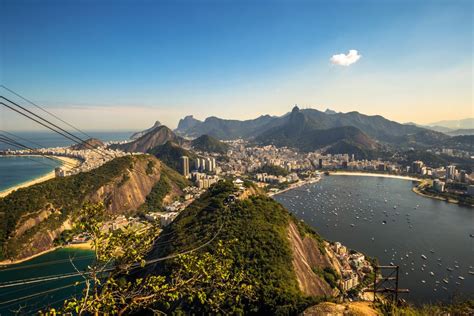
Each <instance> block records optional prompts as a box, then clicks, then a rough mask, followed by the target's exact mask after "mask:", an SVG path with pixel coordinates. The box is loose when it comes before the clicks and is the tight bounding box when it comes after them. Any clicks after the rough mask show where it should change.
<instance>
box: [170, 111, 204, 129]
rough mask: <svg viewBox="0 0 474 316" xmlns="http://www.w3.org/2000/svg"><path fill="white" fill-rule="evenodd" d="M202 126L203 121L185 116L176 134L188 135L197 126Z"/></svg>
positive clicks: (180, 121)
mask: <svg viewBox="0 0 474 316" xmlns="http://www.w3.org/2000/svg"><path fill="white" fill-rule="evenodd" d="M199 124H202V121H199V120H197V119H195V118H194V117H193V116H192V115H188V116H185V117H184V118H182V119H180V120H179V123H178V127H177V128H176V130H175V132H176V133H178V134H187V132H188V131H189V130H191V129H193V128H194V127H195V126H197V125H199Z"/></svg>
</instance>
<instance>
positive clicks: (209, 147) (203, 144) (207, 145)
mask: <svg viewBox="0 0 474 316" xmlns="http://www.w3.org/2000/svg"><path fill="white" fill-rule="evenodd" d="M191 145H192V146H193V148H194V149H196V150H199V151H204V152H208V153H218V154H225V153H227V150H228V149H229V145H227V144H226V143H223V142H221V141H219V140H218V139H217V138H214V137H212V136H209V135H202V136H199V137H198V138H196V139H194V140H193V141H192V142H191Z"/></svg>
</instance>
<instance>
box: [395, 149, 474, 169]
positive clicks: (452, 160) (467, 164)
mask: <svg viewBox="0 0 474 316" xmlns="http://www.w3.org/2000/svg"><path fill="white" fill-rule="evenodd" d="M402 157H403V158H402V159H403V160H402V161H401V162H402V163H403V164H404V165H407V166H408V165H410V164H411V163H412V162H413V161H415V160H421V161H423V162H424V163H425V164H427V165H428V166H430V167H433V168H438V167H446V166H447V165H450V164H454V165H457V166H458V168H459V169H461V170H466V171H467V172H472V171H474V163H473V162H472V159H468V158H460V157H454V156H448V155H444V154H440V155H436V154H434V153H431V152H427V151H424V150H410V151H406V152H403V153H402Z"/></svg>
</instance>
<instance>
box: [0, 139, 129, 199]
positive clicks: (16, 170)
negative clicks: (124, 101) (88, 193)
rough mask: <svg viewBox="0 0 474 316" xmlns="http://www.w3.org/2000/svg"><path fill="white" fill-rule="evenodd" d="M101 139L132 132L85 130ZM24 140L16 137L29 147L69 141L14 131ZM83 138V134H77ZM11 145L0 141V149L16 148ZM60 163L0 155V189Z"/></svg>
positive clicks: (37, 174)
mask: <svg viewBox="0 0 474 316" xmlns="http://www.w3.org/2000/svg"><path fill="white" fill-rule="evenodd" d="M86 133H87V134H88V135H91V136H93V137H95V138H99V139H101V140H102V141H119V140H126V139H128V138H129V137H130V135H131V134H132V133H131V132H122V131H121V132H86ZM14 134H15V135H16V136H19V137H21V138H23V139H27V140H28V141H29V142H26V141H25V140H22V139H19V138H17V140H18V141H19V142H20V143H22V144H24V145H26V146H28V147H31V148H39V147H45V148H47V147H59V146H69V145H71V144H72V142H71V141H69V140H68V139H66V138H64V137H62V136H61V135H58V134H55V133H53V132H51V133H50V132H15V133H14ZM74 134H77V136H79V137H80V138H85V137H84V135H79V134H78V133H74ZM11 147H12V146H10V145H6V144H4V143H1V142H0V150H5V149H9V148H10V149H16V148H11ZM59 165H60V163H59V162H56V161H52V160H50V159H46V158H42V157H2V156H0V191H3V190H6V189H8V188H10V187H12V186H15V185H18V184H21V183H23V182H26V181H29V180H32V179H35V178H37V177H40V176H42V175H45V174H47V173H49V172H50V171H52V170H54V168H56V167H58V166H59Z"/></svg>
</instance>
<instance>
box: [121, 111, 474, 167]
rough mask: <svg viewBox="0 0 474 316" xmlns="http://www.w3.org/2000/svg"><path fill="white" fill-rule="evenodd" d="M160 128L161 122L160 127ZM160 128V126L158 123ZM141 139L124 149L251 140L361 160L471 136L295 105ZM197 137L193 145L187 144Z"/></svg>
mask: <svg viewBox="0 0 474 316" xmlns="http://www.w3.org/2000/svg"><path fill="white" fill-rule="evenodd" d="M157 124H158V123H157ZM157 124H155V125H157ZM137 135H140V137H138V138H136V139H135V140H133V141H131V142H129V143H127V144H121V145H114V146H115V147H116V148H120V149H122V150H125V151H129V152H136V151H139V152H147V151H149V150H151V149H153V148H154V147H156V146H160V145H164V144H165V143H167V142H169V141H170V142H173V143H174V144H177V145H180V146H185V147H193V148H194V149H196V150H199V151H207V152H217V153H223V152H225V151H226V150H227V149H226V146H225V144H224V143H222V142H220V141H218V139H222V140H230V139H239V138H241V139H246V140H248V141H250V142H252V143H255V144H258V145H268V144H273V145H276V146H286V147H291V148H296V149H299V150H301V151H315V150H319V151H321V152H323V153H332V154H336V153H348V154H354V155H355V156H356V158H358V159H368V158H377V157H383V156H384V155H385V154H388V153H390V152H393V151H395V150H402V151H404V150H409V149H413V148H414V149H421V150H423V149H427V148H432V147H433V146H436V145H442V146H451V145H452V144H453V146H455V147H453V148H456V149H464V150H470V149H471V148H472V144H470V141H471V140H472V137H469V136H466V137H464V136H456V137H452V136H449V135H447V134H445V133H442V132H438V131H435V130H432V129H429V128H425V127H423V126H418V125H416V124H401V123H398V122H395V121H391V120H388V119H386V118H384V117H382V116H380V115H365V114H361V113H359V112H356V111H352V112H348V113H342V112H335V111H333V110H330V109H328V110H326V111H324V112H322V111H318V110H315V109H300V108H299V107H298V106H295V107H294V108H293V109H292V111H291V112H288V113H286V114H284V115H282V116H270V115H262V116H260V117H257V118H255V119H251V120H242V121H240V120H227V119H221V118H218V117H215V116H212V117H208V118H206V119H205V120H204V121H200V120H198V119H196V118H194V117H193V116H192V115H189V116H186V117H184V118H183V119H181V120H180V121H179V124H178V127H177V128H176V129H175V130H174V131H171V130H170V129H169V128H167V127H166V126H163V125H158V126H153V127H152V128H150V129H147V130H145V131H143V132H139V133H137ZM188 138H194V140H193V141H189V140H187V139H188Z"/></svg>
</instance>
